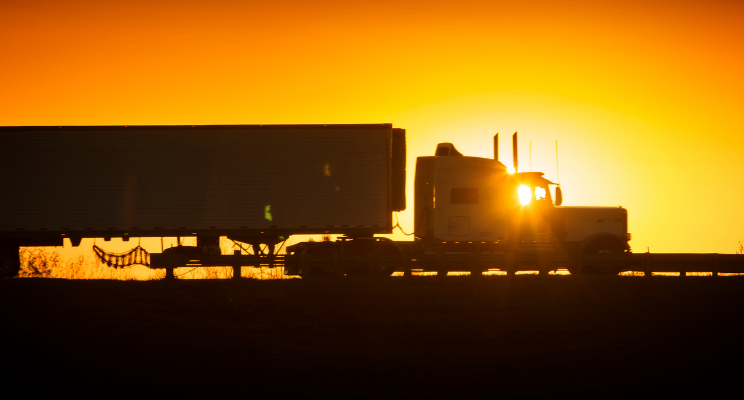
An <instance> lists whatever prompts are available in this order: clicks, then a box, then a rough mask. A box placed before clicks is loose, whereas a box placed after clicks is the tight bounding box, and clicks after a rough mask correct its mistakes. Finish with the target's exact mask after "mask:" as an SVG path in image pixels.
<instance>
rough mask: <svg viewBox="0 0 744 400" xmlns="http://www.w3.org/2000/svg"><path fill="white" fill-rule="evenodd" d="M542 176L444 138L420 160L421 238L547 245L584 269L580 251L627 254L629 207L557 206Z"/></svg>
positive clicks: (525, 247)
mask: <svg viewBox="0 0 744 400" xmlns="http://www.w3.org/2000/svg"><path fill="white" fill-rule="evenodd" d="M543 175H544V174H543V173H542V172H515V173H509V172H508V171H507V167H506V166H505V165H504V164H502V163H501V162H499V161H498V160H496V159H490V158H482V157H468V156H464V155H462V154H461V153H460V152H459V151H457V149H456V148H455V147H454V145H453V144H451V143H440V144H439V145H438V146H437V150H436V152H435V155H434V156H426V157H418V158H417V161H416V175H415V182H414V192H415V193H414V198H415V200H414V232H415V238H416V240H419V241H423V242H427V243H440V244H447V243H499V244H503V245H507V246H511V247H510V248H512V249H516V250H515V251H516V252H520V251H521V252H523V253H526V252H532V253H534V252H539V251H545V250H546V249H547V250H549V251H550V252H551V253H553V254H554V255H556V254H563V255H565V256H566V258H568V259H569V260H570V261H569V262H568V264H569V266H568V269H569V270H575V269H577V268H581V265H580V259H581V255H582V254H587V253H607V252H609V253H622V252H626V251H629V249H630V248H629V246H628V240H629V239H630V235H629V234H628V233H627V227H628V225H627V210H626V209H624V208H622V207H563V206H560V203H561V199H562V194H561V192H560V188H557V189H556V193H557V195H556V197H557V198H558V201H554V199H553V196H552V195H551V190H550V188H551V186H552V185H556V184H555V183H553V182H551V181H549V180H548V179H546V178H545V177H544V176H543ZM502 248H506V247H502ZM553 258H556V257H553ZM585 269H587V268H585ZM588 269H592V268H588ZM587 272H588V271H587ZM595 272H603V271H595Z"/></svg>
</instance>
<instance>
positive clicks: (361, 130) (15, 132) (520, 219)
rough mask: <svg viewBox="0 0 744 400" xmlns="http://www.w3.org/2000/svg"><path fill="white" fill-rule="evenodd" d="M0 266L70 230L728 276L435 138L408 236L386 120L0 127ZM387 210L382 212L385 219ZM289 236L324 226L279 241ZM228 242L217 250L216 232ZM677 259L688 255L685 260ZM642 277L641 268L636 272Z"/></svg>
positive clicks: (381, 265)
mask: <svg viewBox="0 0 744 400" xmlns="http://www.w3.org/2000/svg"><path fill="white" fill-rule="evenodd" d="M0 135H1V137H2V147H0V166H1V167H2V168H0V185H1V187H2V193H3V195H2V197H1V198H0V275H1V276H4V277H12V276H15V275H17V274H18V272H19V268H20V259H19V255H18V254H19V248H20V247H22V246H61V245H63V243H64V239H68V240H69V242H70V243H71V244H72V245H73V246H79V245H80V243H81V241H82V239H83V238H104V239H105V240H110V238H112V237H118V238H122V239H123V240H128V239H129V238H130V237H140V238H141V237H161V238H162V237H178V238H184V237H196V245H195V246H184V245H180V244H179V245H178V246H175V247H171V248H169V249H165V250H164V251H162V253H151V254H149V257H148V258H149V260H147V261H139V262H142V263H144V264H146V265H148V266H149V267H150V268H155V269H161V268H162V269H165V270H166V277H167V278H173V277H174V270H175V269H176V268H179V267H183V266H186V265H189V266H197V267H198V266H232V267H233V271H234V273H233V276H234V277H236V278H237V277H240V270H241V267H243V266H268V267H276V268H284V273H285V274H287V275H298V276H301V277H302V278H303V279H312V278H319V277H323V276H353V275H368V276H389V275H391V274H393V273H394V272H396V271H398V272H403V273H404V274H405V275H410V274H412V273H414V272H417V271H420V272H436V273H437V275H440V276H446V275H447V273H449V272H450V271H466V272H469V273H470V274H471V275H474V276H480V275H482V274H483V273H484V272H486V271H493V270H500V271H505V272H506V273H507V274H514V273H516V272H517V271H522V270H536V271H538V272H539V273H540V274H547V273H549V272H550V271H556V270H567V271H569V272H570V273H571V274H577V273H594V274H617V273H618V272H621V271H625V270H631V269H632V270H637V269H640V270H646V271H650V268H652V266H653V268H660V270H662V271H664V270H666V269H669V268H672V269H674V268H680V267H679V266H680V265H687V264H689V268H687V267H685V268H687V269H690V268H692V269H695V268H697V267H695V266H697V265H703V267H704V268H709V270H711V271H713V272H714V275H715V274H717V272H725V271H729V270H730V271H734V272H738V270H739V269H741V268H740V266H741V264H742V262H741V258H733V257H730V256H733V255H718V256H722V257H712V255H689V256H686V255H658V254H654V255H653V256H651V255H648V254H644V253H642V254H633V253H632V252H631V249H630V246H629V241H630V239H631V235H630V233H628V213H627V210H626V209H624V208H622V207H566V206H562V204H561V203H562V198H563V194H562V190H561V188H560V185H558V184H557V183H554V182H551V181H549V180H548V179H546V178H545V176H544V174H543V173H540V172H520V171H519V170H518V162H517V135H516V133H515V134H514V136H513V152H514V157H513V160H514V171H508V169H507V167H506V165H504V164H503V163H502V162H500V161H499V157H498V134H497V135H496V136H495V137H494V142H493V143H494V157H493V158H482V157H470V156H465V155H463V154H461V153H460V152H459V151H458V150H457V149H456V147H455V146H454V144H452V143H440V144H438V145H437V146H436V149H435V151H434V154H433V155H428V156H421V157H418V158H417V160H416V166H415V174H414V175H415V176H414V193H413V197H414V198H413V203H414V210H413V214H414V221H413V231H412V232H411V233H410V234H409V235H410V236H412V240H409V241H393V240H390V239H389V238H386V237H381V236H379V235H381V234H390V233H392V232H393V230H394V229H395V228H399V227H400V225H399V224H398V223H397V217H396V219H394V216H395V213H396V212H399V211H403V210H405V208H406V190H405V189H406V171H407V167H406V131H405V129H400V128H394V127H393V125H392V124H326V125H321V124H314V125H169V126H59V127H56V126H41V127H38V126H37V127H33V126H28V127H0ZM394 221H395V223H394ZM292 235H326V236H325V237H326V238H328V237H330V236H331V235H334V236H337V239H336V240H333V241H331V240H321V241H312V240H307V241H303V242H299V243H295V244H292V245H289V246H284V244H286V243H287V239H288V238H290V236H292ZM221 237H225V238H227V239H229V240H232V241H233V242H234V243H235V244H236V245H238V248H239V249H240V250H235V251H234V252H233V254H221V250H220V248H219V240H220V238H221ZM685 263H687V264H685ZM649 275H650V273H649Z"/></svg>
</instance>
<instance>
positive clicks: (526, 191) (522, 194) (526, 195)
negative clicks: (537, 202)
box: [517, 185, 532, 206]
mask: <svg viewBox="0 0 744 400" xmlns="http://www.w3.org/2000/svg"><path fill="white" fill-rule="evenodd" d="M517 194H518V195H519V204H521V205H523V206H526V205H527V204H530V201H532V189H530V187H529V186H527V185H519V189H517Z"/></svg>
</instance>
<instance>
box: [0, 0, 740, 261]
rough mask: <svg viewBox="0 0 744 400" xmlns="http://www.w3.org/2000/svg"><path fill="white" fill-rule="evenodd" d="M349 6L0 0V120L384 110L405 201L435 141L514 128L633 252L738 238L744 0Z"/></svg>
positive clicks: (717, 248) (360, 116)
mask: <svg viewBox="0 0 744 400" xmlns="http://www.w3.org/2000/svg"><path fill="white" fill-rule="evenodd" d="M268 3H270V4H268ZM350 3H352V2H346V1H313V2H302V1H272V2H255V3H252V2H242V1H209V2H197V1H170V2H166V1H157V0H149V1H131V0H130V1H126V2H119V3H116V2H111V1H107V2H98V1H87V2H86V1H78V2H76V1H64V2H63V1H4V2H2V3H0V51H2V56H1V57H0V110H2V111H0V125H95V124H105V125H115V124H127V125H134V124H254V123H259V124H270V123H377V122H392V123H393V124H394V125H395V126H397V127H402V128H406V129H407V130H408V138H409V191H408V194H409V201H410V199H411V196H412V193H413V192H412V190H410V187H411V185H412V181H413V166H414V162H415V157H416V156H419V155H431V154H433V151H434V148H435V146H436V143H437V142H440V141H451V142H454V143H455V145H456V146H457V147H458V148H459V149H460V151H462V152H463V153H464V154H466V155H480V156H490V155H491V148H490V143H491V136H492V135H493V134H494V133H495V132H497V131H498V132H501V133H503V134H504V137H502V149H503V150H502V160H504V161H505V162H506V163H509V160H510V158H511V157H510V151H509V149H508V143H509V142H508V138H507V135H510V134H511V133H512V132H514V131H516V130H518V131H519V132H520V139H521V143H522V146H521V151H520V163H521V170H525V171H526V170H528V169H529V150H528V148H529V141H532V147H533V151H532V153H533V156H532V166H533V168H532V169H533V170H539V171H544V172H546V175H547V177H548V178H549V179H555V141H556V140H557V141H558V142H559V147H560V178H561V179H560V181H561V184H562V187H563V189H564V195H565V204H566V205H609V206H617V205H622V206H624V207H626V208H628V210H629V216H630V227H629V228H630V231H631V232H632V233H633V240H632V241H631V245H632V247H633V249H634V251H636V252H641V251H645V250H646V248H647V247H650V248H651V250H652V251H654V252H721V253H731V252H734V251H735V250H736V246H737V242H738V241H739V240H744V207H742V203H743V201H742V199H744V184H742V183H741V176H742V173H743V172H744V153H743V151H742V150H744V135H743V133H744V129H742V128H743V127H744V122H743V120H744V118H743V117H744V116H742V93H744V90H743V89H744V77H743V74H742V72H741V71H744V24H742V23H741V21H744V6H742V4H741V3H737V2H733V1H731V2H723V1H718V2H715V1H674V2H672V1H638V2H628V1H623V2H620V1H617V2H595V1H555V2H552V1H543V2H518V4H510V5H503V4H499V3H498V2H493V1H468V0H462V1H456V2H443V1H418V2H416V1H413V2H406V1H374V2H354V4H352V5H350ZM410 208H412V207H411V206H410V205H409V209H410ZM400 221H401V225H403V227H404V228H406V229H407V230H408V231H410V230H412V224H413V223H412V216H411V213H410V211H407V212H404V213H401V215H400ZM398 237H400V238H402V237H401V236H398Z"/></svg>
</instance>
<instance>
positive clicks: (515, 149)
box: [512, 132, 519, 173]
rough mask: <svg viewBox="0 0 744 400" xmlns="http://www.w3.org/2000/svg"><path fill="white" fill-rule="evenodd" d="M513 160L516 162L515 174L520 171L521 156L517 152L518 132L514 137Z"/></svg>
mask: <svg viewBox="0 0 744 400" xmlns="http://www.w3.org/2000/svg"><path fill="white" fill-rule="evenodd" d="M512 160H513V161H514V173H517V171H519V154H518V151H517V132H514V135H512Z"/></svg>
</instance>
